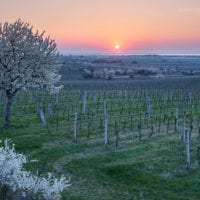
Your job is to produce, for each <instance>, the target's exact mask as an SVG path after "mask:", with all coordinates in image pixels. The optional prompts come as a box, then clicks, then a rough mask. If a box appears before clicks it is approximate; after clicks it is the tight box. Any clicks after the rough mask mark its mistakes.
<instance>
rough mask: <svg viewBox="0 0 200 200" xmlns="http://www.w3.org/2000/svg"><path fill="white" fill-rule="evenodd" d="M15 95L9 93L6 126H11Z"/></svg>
mask: <svg viewBox="0 0 200 200" xmlns="http://www.w3.org/2000/svg"><path fill="white" fill-rule="evenodd" d="M12 101H13V96H12V95H7V103H6V114H5V127H9V126H10V116H11V106H12Z"/></svg>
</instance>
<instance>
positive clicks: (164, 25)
mask: <svg viewBox="0 0 200 200" xmlns="http://www.w3.org/2000/svg"><path fill="white" fill-rule="evenodd" d="M0 8H1V12H0V22H1V23H4V22H5V21H8V22H13V21H15V20H17V19H18V18H21V19H22V20H23V21H27V22H29V23H30V24H31V25H33V26H34V28H35V29H38V30H39V31H40V32H42V31H43V30H45V31H46V35H50V36H51V38H54V39H55V40H56V43H57V44H58V49H59V50H60V52H61V53H64V54H98V53H101V54H112V53H119V54H153V53H158V54H200V0H107V1H105V0H0Z"/></svg>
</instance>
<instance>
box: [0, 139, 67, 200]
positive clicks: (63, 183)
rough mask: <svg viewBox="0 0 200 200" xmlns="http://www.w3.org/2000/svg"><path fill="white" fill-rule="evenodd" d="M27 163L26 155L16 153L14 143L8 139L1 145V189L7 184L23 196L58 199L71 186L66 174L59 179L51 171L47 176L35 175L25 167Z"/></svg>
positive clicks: (49, 199)
mask: <svg viewBox="0 0 200 200" xmlns="http://www.w3.org/2000/svg"><path fill="white" fill-rule="evenodd" d="M26 163H27V159H26V156H25V155H24V154H18V153H16V151H15V148H14V145H12V146H10V145H9V140H7V139H6V140H5V142H4V146H3V147H0V189H1V188H3V187H5V186H6V187H8V188H9V189H10V190H11V191H12V192H13V193H15V192H16V193H19V192H20V193H21V196H23V197H26V196H31V197H37V199H46V200H58V199H60V198H61V192H62V191H63V190H64V189H65V188H67V187H69V186H70V184H69V180H67V179H66V178H65V177H64V176H61V178H60V179H57V178H55V177H54V176H53V175H52V174H51V173H48V177H47V178H42V177H38V176H36V175H33V174H32V173H31V172H30V171H26V170H25V169H24V164H26Z"/></svg>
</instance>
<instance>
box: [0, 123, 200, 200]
mask: <svg viewBox="0 0 200 200" xmlns="http://www.w3.org/2000/svg"><path fill="white" fill-rule="evenodd" d="M32 127H33V126H32ZM5 137H9V138H12V140H13V142H14V143H15V144H16V149H17V151H18V152H25V153H26V155H28V157H29V158H30V159H39V160H40V162H38V163H32V164H31V166H29V168H30V169H31V170H34V171H35V170H36V169H38V170H39V173H43V172H47V171H54V172H55V173H57V174H60V173H62V174H64V175H66V176H67V177H68V176H70V177H71V183H72V186H71V187H70V189H69V190H68V191H66V192H65V193H64V194H63V199H85V200H89V199H91V200H92V199H102V200H103V199H185V200H186V199H199V198H200V192H199V188H200V171H199V167H198V164H197V163H196V164H194V163H193V165H192V169H191V170H190V171H189V172H187V171H186V170H185V169H184V156H182V157H180V160H179V157H178V156H177V153H178V152H177V151H179V154H182V153H184V148H182V147H181V148H178V147H179V139H178V138H179V137H175V136H173V135H172V136H168V137H160V138H159V137H157V138H154V139H152V140H151V141H150V140H146V141H142V142H136V143H132V144H130V145H127V144H123V143H121V144H120V145H119V147H118V148H117V149H116V148H115V147H114V143H113V142H111V143H110V146H109V148H108V149H107V150H105V149H104V146H103V141H102V140H101V139H96V140H84V141H81V142H80V141H79V142H78V143H77V144H74V143H73V142H71V141H69V140H68V139H67V138H66V137H65V136H64V135H62V134H60V135H58V134H53V135H51V136H48V135H46V133H44V132H43V129H42V128H40V126H36V127H35V128H32V129H30V128H29V127H27V128H23V129H22V128H14V129H10V130H3V131H1V138H5ZM183 155H184V154H183Z"/></svg>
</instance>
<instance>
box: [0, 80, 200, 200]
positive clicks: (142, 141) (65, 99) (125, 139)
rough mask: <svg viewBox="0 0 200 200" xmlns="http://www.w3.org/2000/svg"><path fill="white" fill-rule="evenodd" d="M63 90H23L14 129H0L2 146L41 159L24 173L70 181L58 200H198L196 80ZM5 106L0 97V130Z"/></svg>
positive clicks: (87, 84) (76, 85) (199, 104)
mask: <svg viewBox="0 0 200 200" xmlns="http://www.w3.org/2000/svg"><path fill="white" fill-rule="evenodd" d="M177 80H178V81H177ZM63 84H64V86H65V88H64V89H63V90H61V91H60V93H59V95H56V94H55V95H50V94H49V92H47V91H44V90H35V89H34V90H32V89H28V90H27V91H21V92H20V93H19V94H18V95H17V96H16V98H15V100H14V104H13V107H12V126H11V128H9V129H4V128H3V125H1V129H0V139H5V138H6V137H7V138H11V139H12V141H13V143H15V147H16V150H17V151H18V152H23V153H25V154H26V155H27V156H28V158H29V159H38V160H39V162H36V163H32V164H31V165H28V166H27V168H28V169H30V170H31V171H33V172H34V171H36V170H38V171H39V174H45V173H46V172H48V171H51V172H54V173H55V174H58V175H59V174H64V175H65V176H66V177H69V176H70V177H71V183H72V185H71V187H70V188H69V189H68V190H67V191H65V192H64V193H63V199H85V200H90V199H91V200H93V199H102V200H104V199H108V200H109V199H127V200H128V199H130V200H132V199H185V200H186V199H199V198H200V192H199V189H200V171H199V169H200V166H199V162H200V160H199V157H198V151H197V149H198V146H199V136H200V132H199V126H200V91H199V86H200V79H199V78H179V79H163V80H154V79H149V80H131V81H128V82H127V81H109V82H107V81H106V82H105V81H82V82H81V81H71V82H69V81H63ZM4 104H5V98H4V96H3V95H1V105H0V113H1V114H0V122H1V124H3V115H4V112H5V110H4ZM41 113H44V117H45V120H46V122H47V124H45V123H44V121H42V120H41V119H42V115H41ZM75 113H76V114H75ZM106 127H107V129H106ZM186 129H187V130H188V131H190V134H191V137H190V156H191V159H190V162H191V166H190V169H186V152H185V149H186V144H185V140H184V141H183V140H182V138H184V137H185V135H183V136H182V134H183V132H184V131H183V130H185V131H186ZM106 130H108V131H107V134H108V135H107V139H108V143H106V144H105V132H106Z"/></svg>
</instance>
